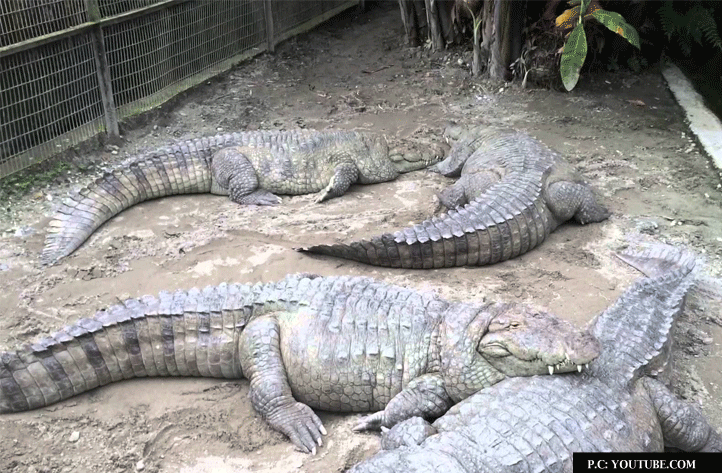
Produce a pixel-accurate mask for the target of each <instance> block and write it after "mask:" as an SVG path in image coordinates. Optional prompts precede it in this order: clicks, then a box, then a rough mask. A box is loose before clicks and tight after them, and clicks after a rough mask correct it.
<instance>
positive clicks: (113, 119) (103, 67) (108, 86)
mask: <svg viewBox="0 0 722 473" xmlns="http://www.w3.org/2000/svg"><path fill="white" fill-rule="evenodd" d="M85 7H86V8H87V9H88V19H90V21H91V22H98V24H97V25H96V26H94V27H93V29H92V31H91V35H92V37H93V55H94V56H95V67H96V71H97V73H98V88H99V89H100V97H101V100H102V102H103V116H104V118H105V130H106V132H107V133H108V134H109V135H111V136H114V137H119V136H120V130H119V128H118V113H117V111H116V109H115V99H114V98H113V86H112V83H111V80H110V67H109V66H108V57H107V56H106V54H105V41H104V40H103V27H102V26H100V24H99V20H100V7H99V6H98V0H85Z"/></svg>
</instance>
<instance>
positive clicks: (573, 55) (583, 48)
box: [559, 25, 587, 90]
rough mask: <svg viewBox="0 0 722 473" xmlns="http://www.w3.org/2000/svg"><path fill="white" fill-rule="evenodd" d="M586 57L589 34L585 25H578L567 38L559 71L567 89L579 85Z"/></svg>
mask: <svg viewBox="0 0 722 473" xmlns="http://www.w3.org/2000/svg"><path fill="white" fill-rule="evenodd" d="M586 58H587V35H586V34H585V33H584V26H583V25H577V26H576V27H575V28H574V29H573V30H572V32H571V33H570V34H569V38H567V42H566V44H565V45H564V53H562V59H561V64H560V65H559V72H560V73H561V76H562V83H563V84H564V88H565V89H567V90H572V89H573V88H574V86H575V85H577V82H578V81H579V71H581V70H582V66H583V65H584V60H585V59H586Z"/></svg>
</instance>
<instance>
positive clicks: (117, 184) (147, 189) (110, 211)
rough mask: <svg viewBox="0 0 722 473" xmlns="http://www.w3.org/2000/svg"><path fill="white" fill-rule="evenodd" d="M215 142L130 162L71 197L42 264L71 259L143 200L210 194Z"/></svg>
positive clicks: (60, 210)
mask: <svg viewBox="0 0 722 473" xmlns="http://www.w3.org/2000/svg"><path fill="white" fill-rule="evenodd" d="M216 138H218V139H221V138H223V137H214V138H211V139H210V140H209V139H203V140H196V141H188V142H184V143H183V144H181V145H175V146H172V147H170V148H166V149H162V150H160V151H156V152H154V153H151V154H149V155H146V156H143V157H141V158H139V159H137V160H133V161H130V162H126V163H124V164H122V165H121V166H119V167H118V168H116V169H114V170H112V171H108V172H106V173H104V174H103V175H102V176H101V177H99V178H98V179H96V180H95V181H94V182H92V183H91V184H89V185H88V186H86V187H84V188H82V189H80V190H78V191H75V192H73V193H71V195H70V196H68V197H67V198H66V199H65V201H64V202H63V203H62V204H60V205H59V206H58V208H57V209H56V210H55V214H54V215H53V219H52V221H51V222H50V224H49V226H50V228H49V230H48V235H47V236H46V238H45V247H44V248H43V252H42V255H41V256H40V261H41V263H42V264H44V265H51V264H55V263H56V262H57V261H58V260H60V259H61V258H63V257H65V256H68V255H69V254H71V253H72V252H73V251H75V250H76V249H77V248H78V247H79V246H80V245H82V244H83V242H84V241H85V240H86V239H87V238H88V237H89V236H90V235H91V234H92V233H93V232H94V231H95V230H96V229H97V228H98V227H100V226H101V225H102V224H103V223H105V222H106V221H108V220H109V219H111V218H112V217H114V216H115V215H117V214H119V213H120V212H122V211H123V210H125V209H127V208H128V207H131V206H133V205H135V204H137V203H139V202H144V201H146V200H150V199H155V198H157V197H163V196H168V195H174V194H192V193H204V192H210V190H211V170H210V159H211V154H212V151H213V150H214V149H217V148H215V147H214V146H212V145H217V143H216V142H215V141H216ZM211 140H212V141H213V142H212V143H211V142H210V141H211Z"/></svg>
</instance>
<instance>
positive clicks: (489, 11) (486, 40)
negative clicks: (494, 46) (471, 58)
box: [481, 0, 494, 51]
mask: <svg viewBox="0 0 722 473" xmlns="http://www.w3.org/2000/svg"><path fill="white" fill-rule="evenodd" d="M482 11H483V18H484V19H483V20H482V24H481V28H482V30H481V47H482V49H485V50H486V51H490V50H491V42H492V40H493V38H494V0H485V1H484V8H483V9H482Z"/></svg>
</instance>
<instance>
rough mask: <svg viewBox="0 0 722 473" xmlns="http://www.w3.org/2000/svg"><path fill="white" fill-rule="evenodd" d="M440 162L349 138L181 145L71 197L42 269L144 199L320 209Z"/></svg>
mask: <svg viewBox="0 0 722 473" xmlns="http://www.w3.org/2000/svg"><path fill="white" fill-rule="evenodd" d="M442 155H443V148H442V147H441V146H439V145H435V144H431V145H429V144H426V145H422V144H420V143H416V142H414V141H411V140H402V139H388V140H387V139H386V138H385V137H384V136H381V135H373V134H368V133H358V132H353V131H313V130H294V131H249V132H243V133H231V134H227V135H216V136H211V137H207V138H200V139H196V140H191V141H185V142H182V143H180V144H176V145H173V146H171V147H169V148H162V149H160V150H157V151H154V152H151V153H148V154H146V155H143V156H140V157H138V158H134V159H131V160H129V161H126V162H125V163H123V164H121V165H120V166H119V167H118V168H116V169H114V170H112V171H109V172H106V173H105V174H104V175H103V176H101V177H99V178H98V179H96V180H95V181H94V182H93V183H91V184H89V185H88V186H87V187H85V188H83V189H80V190H79V191H76V192H74V193H73V194H71V195H70V196H69V197H68V198H67V199H66V200H65V201H64V202H63V203H62V204H61V205H60V206H59V208H58V209H57V210H56V212H55V215H54V217H53V220H52V221H51V222H50V229H49V233H48V236H47V237H46V240H45V248H44V250H43V253H42V255H41V262H42V263H43V264H54V263H55V262H57V261H58V260H59V259H61V258H63V257H65V256H67V255H69V254H70V253H72V252H73V251H75V249H77V248H78V247H79V246H80V245H81V244H82V243H83V242H84V241H85V240H86V239H87V238H88V237H89V236H90V235H91V234H92V233H93V232H94V231H95V229H97V228H98V227H99V226H100V225H102V224H103V223H104V222H106V221H107V220H109V219H110V218H112V217H114V216H115V215H117V214H119V213H120V212H122V211H123V210H124V209H127V208H128V207H131V206H133V205H135V204H137V203H139V202H143V201H146V200H149V199H154V198H157V197H163V196H168V195H175V194H192V193H206V192H211V193H213V194H220V195H228V196H229V197H230V198H231V200H233V201H234V202H237V203H239V204H248V205H274V204H278V203H279V202H280V198H279V197H278V196H276V195H275V194H289V195H298V194H310V193H314V192H318V193H319V194H318V198H317V201H319V202H321V201H324V200H328V199H331V198H333V197H338V196H340V195H343V194H344V192H346V190H347V189H348V188H349V186H350V185H351V184H354V183H357V182H358V183H361V184H371V183H376V182H384V181H390V180H392V179H395V178H396V177H397V176H398V175H399V173H401V172H409V171H413V170H416V169H422V168H424V167H426V166H428V165H429V164H433V163H435V162H437V161H438V160H439V159H440V157H441V156H442Z"/></svg>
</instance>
